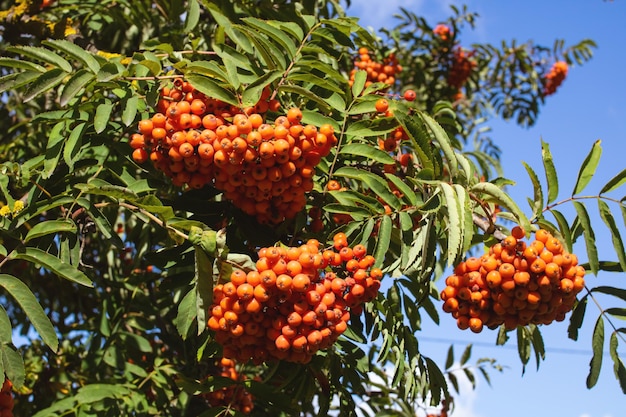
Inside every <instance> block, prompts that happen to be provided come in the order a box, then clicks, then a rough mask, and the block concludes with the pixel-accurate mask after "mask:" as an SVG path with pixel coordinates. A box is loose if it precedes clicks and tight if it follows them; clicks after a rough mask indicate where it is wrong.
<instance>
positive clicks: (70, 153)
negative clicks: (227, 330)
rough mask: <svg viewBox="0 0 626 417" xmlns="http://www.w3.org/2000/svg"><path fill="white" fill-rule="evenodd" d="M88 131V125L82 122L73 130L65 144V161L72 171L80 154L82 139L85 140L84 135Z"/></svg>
mask: <svg viewBox="0 0 626 417" xmlns="http://www.w3.org/2000/svg"><path fill="white" fill-rule="evenodd" d="M86 130H87V123H86V122H81V123H79V124H77V125H76V126H74V127H73V128H72V131H71V132H70V135H69V136H68V138H67V141H66V142H65V146H64V147H63V160H64V161H65V163H66V164H67V166H68V169H69V170H70V171H73V170H74V162H75V161H74V158H75V157H76V155H77V154H78V151H79V150H80V147H81V145H82V141H81V139H82V138H83V134H84V133H85V131H86Z"/></svg>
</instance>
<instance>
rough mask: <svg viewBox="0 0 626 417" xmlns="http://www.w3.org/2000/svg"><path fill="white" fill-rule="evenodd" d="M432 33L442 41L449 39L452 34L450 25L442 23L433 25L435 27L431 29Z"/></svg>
mask: <svg viewBox="0 0 626 417" xmlns="http://www.w3.org/2000/svg"><path fill="white" fill-rule="evenodd" d="M433 33H434V34H435V35H436V36H437V37H438V38H439V39H441V40H442V41H444V42H445V41H447V40H448V39H450V36H451V35H452V31H451V30H450V26H448V25H444V24H442V23H440V24H438V25H437V26H435V28H434V29H433Z"/></svg>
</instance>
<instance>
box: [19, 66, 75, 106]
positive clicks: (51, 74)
mask: <svg viewBox="0 0 626 417" xmlns="http://www.w3.org/2000/svg"><path fill="white" fill-rule="evenodd" d="M65 77H67V72H65V71H63V70H62V69H59V68H53V69H51V70H48V71H46V72H44V73H43V74H41V75H40V76H39V77H37V79H36V80H34V81H33V82H32V83H31V84H30V85H29V86H28V89H27V90H26V92H25V93H24V99H23V101H24V103H26V102H28V101H30V100H32V99H34V98H35V97H37V96H39V95H40V94H43V93H45V92H46V91H48V90H50V89H51V88H53V87H56V86H57V85H59V84H61V82H62V81H63V80H64V79H65Z"/></svg>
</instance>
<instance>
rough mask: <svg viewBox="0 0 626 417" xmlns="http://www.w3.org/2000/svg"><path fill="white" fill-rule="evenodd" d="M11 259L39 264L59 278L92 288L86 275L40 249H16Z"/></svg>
mask: <svg viewBox="0 0 626 417" xmlns="http://www.w3.org/2000/svg"><path fill="white" fill-rule="evenodd" d="M11 258H13V259H23V260H25V261H28V262H32V263H34V264H39V265H41V266H43V267H44V268H46V269H49V270H50V271H52V272H53V273H55V274H56V275H58V276H59V277H61V278H65V279H67V280H69V281H73V282H76V283H77V284H80V285H84V286H85V287H93V283H92V282H91V280H90V279H89V278H88V277H87V275H85V274H84V273H82V272H81V271H79V270H78V269H77V268H76V267H75V266H72V265H68V264H65V263H63V262H61V260H60V259H59V258H57V257H56V256H53V255H50V254H49V253H47V252H44V251H42V250H41V249H38V248H30V247H26V248H18V249H15V251H14V252H13V255H11Z"/></svg>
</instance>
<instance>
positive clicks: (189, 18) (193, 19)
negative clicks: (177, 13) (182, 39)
mask: <svg viewBox="0 0 626 417" xmlns="http://www.w3.org/2000/svg"><path fill="white" fill-rule="evenodd" d="M199 21H200V4H199V3H198V0H190V1H189V2H188V8H187V15H186V16H185V27H184V29H183V30H184V32H185V33H189V32H191V31H192V30H193V29H194V28H195V27H196V26H197V25H198V22H199Z"/></svg>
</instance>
